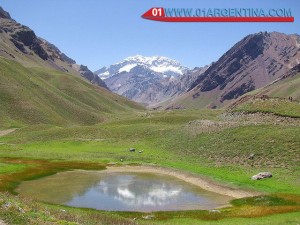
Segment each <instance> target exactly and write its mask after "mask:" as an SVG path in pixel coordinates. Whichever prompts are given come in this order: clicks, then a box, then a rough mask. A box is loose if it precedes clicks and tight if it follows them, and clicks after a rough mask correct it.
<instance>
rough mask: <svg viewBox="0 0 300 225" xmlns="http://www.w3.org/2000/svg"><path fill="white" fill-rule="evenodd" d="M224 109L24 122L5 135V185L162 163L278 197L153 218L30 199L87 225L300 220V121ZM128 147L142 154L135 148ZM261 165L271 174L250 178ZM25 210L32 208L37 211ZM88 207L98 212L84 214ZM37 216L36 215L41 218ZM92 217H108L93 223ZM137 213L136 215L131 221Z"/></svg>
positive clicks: (1, 168)
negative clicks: (89, 121)
mask: <svg viewBox="0 0 300 225" xmlns="http://www.w3.org/2000/svg"><path fill="white" fill-rule="evenodd" d="M266 104H269V103H268V102H266ZM287 104H293V103H287ZM292 107H293V106H292ZM244 111H245V112H246V109H244ZM294 113H297V112H294ZM223 115H226V112H225V111H223V110H174V111H159V112H156V111H135V112H132V113H119V114H115V115H114V116H111V117H109V118H107V119H106V120H105V121H103V122H102V123H98V124H94V125H85V126H79V125H74V126H55V125H42V124H39V125H31V126H24V127H21V128H19V129H17V130H16V131H14V132H12V133H10V134H8V135H5V136H3V137H1V138H0V156H1V157H2V160H1V161H2V162H1V164H0V173H1V174H0V178H1V179H2V182H0V188H1V189H2V190H3V191H5V190H6V191H10V192H12V193H13V190H14V188H15V187H16V186H17V184H18V183H19V182H21V181H22V180H28V179H35V178H38V177H41V176H45V175H50V174H53V173H56V172H58V171H63V170H68V169H77V168H82V169H103V168H104V167H105V166H106V165H108V164H115V165H157V166H162V167H168V168H174V169H178V170H183V171H188V172H191V173H194V174H199V175H201V176H206V177H208V178H212V179H214V180H216V181H218V182H221V183H225V184H227V185H229V186H233V187H239V188H245V189H250V190H255V191H260V192H262V194H263V195H266V196H269V195H272V196H274V198H266V199H265V200H262V204H258V205H255V204H253V203H252V202H253V201H251V200H249V201H247V200H245V201H240V202H238V203H233V207H231V208H227V209H223V210H221V213H220V214H216V215H211V214H210V213H209V212H208V211H187V212H181V213H180V215H181V216H180V217H178V212H174V213H172V212H168V213H164V214H162V213H159V212H158V213H155V219H153V220H151V221H148V220H144V219H142V215H143V214H141V213H136V214H134V213H120V212H119V213H111V214H109V213H107V212H98V211H95V210H80V209H72V208H68V207H63V206H50V205H47V204H41V203H32V204H36V205H35V206H34V207H41V208H42V209H43V210H44V207H46V208H47V210H49V209H48V207H50V208H51V210H50V211H53V215H52V214H51V213H50V215H52V216H54V217H55V218H56V217H57V218H56V219H58V218H61V217H62V218H63V220H65V221H69V219H70V218H73V219H74V218H80V219H78V221H81V220H82V219H83V218H85V219H84V221H85V222H81V223H83V224H123V222H124V224H135V223H142V224H143V223H146V224H147V223H149V222H151V223H150V224H179V223H181V224H198V223H199V224H215V223H216V224H234V223H236V222H238V223H240V224H251V223H252V222H255V224H263V223H269V222H272V224H295V222H297V221H298V219H299V209H300V205H299V202H300V200H299V195H300V189H299V186H300V181H299V175H300V173H299V149H300V139H299V137H300V126H297V125H295V124H294V122H293V121H290V122H286V123H285V122H283V123H281V124H274V123H273V122H265V123H255V122H251V123H244V121H245V120H247V117H244V116H241V118H240V122H236V121H235V122H234V123H233V124H234V126H232V125H231V124H232V122H230V120H229V121H227V119H226V116H225V117H224V116H223ZM291 119H292V120H296V121H297V119H296V118H291ZM198 122H199V123H198ZM202 122H204V123H202ZM206 123H208V124H206ZM212 127H214V129H211V128H212ZM131 147H134V148H136V149H137V150H143V153H138V152H135V153H130V152H129V151H128V149H129V148H131ZM250 154H254V155H255V156H254V159H249V155H250ZM121 159H122V161H121ZM260 171H270V172H272V174H273V178H271V179H266V180H261V181H252V180H251V179H250V178H251V176H252V175H254V174H256V173H258V172H260ZM8 174H9V176H8ZM291 196H292V197H291ZM6 198H7V199H11V198H12V201H20V204H23V203H22V201H27V200H22V199H15V197H13V196H12V195H9V194H8V196H6ZM40 204H41V205H40ZM58 208H59V209H65V208H67V211H68V214H70V215H68V216H66V217H64V216H62V215H61V212H60V211H59V209H58ZM28 210H29V211H28V213H29V212H30V213H31V210H33V211H34V209H28ZM12 211H13V210H12ZM42 212H44V211H42ZM47 212H48V211H47ZM13 213H14V212H10V210H7V211H6V212H4V213H2V214H3V216H4V218H11V215H12V214H13ZM86 213H88V214H89V215H90V214H92V215H93V216H90V217H87V216H86ZM282 213H284V214H282ZM108 214H109V215H108ZM0 215H1V214H0ZM30 215H31V214H30ZM40 216H41V215H36V217H37V218H39V219H41V218H40ZM262 216H263V217H262ZM249 217H250V218H251V217H253V218H252V219H249ZM89 218H91V219H89ZM95 218H97V221H111V223H108V222H103V223H100V222H96V221H95V220H94V219H95ZM99 218H102V219H99ZM134 218H138V219H137V220H134V221H133V219H134ZM73 219H70V220H71V221H73ZM74 220H75V219H74ZM123 220H124V221H123ZM211 220H213V222H212V221H211ZM215 220H216V221H215ZM20 221H23V222H24V221H26V220H25V219H24V220H20ZM46 221H47V220H46ZM116 221H123V222H116ZM268 221H269V222H268ZM73 222H74V221H73ZM14 223H16V224H18V223H19V224H22V223H21V222H14ZM26 223H29V224H30V221H29V222H28V221H27V222H26ZM45 223H46V222H45ZM81 223H80V222H78V223H76V222H75V223H74V224H81ZM62 224H65V223H62ZM66 224H69V222H68V223H66ZM70 224H73V223H70Z"/></svg>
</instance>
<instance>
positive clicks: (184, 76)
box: [96, 32, 300, 108]
mask: <svg viewBox="0 0 300 225" xmlns="http://www.w3.org/2000/svg"><path fill="white" fill-rule="evenodd" d="M299 63H300V36H299V35H297V34H291V35H287V34H283V33H279V32H269V33H268V32H259V33H255V34H250V35H248V36H246V37H245V38H243V39H242V40H241V41H239V42H238V43H236V44H235V45H234V46H233V47H232V48H230V49H229V50H228V51H227V52H226V53H224V54H223V55H222V56H221V57H220V59H218V60H217V61H216V62H213V63H212V64H211V65H209V66H205V67H200V68H194V69H192V70H190V69H188V68H187V67H184V66H182V65H181V64H180V63H179V62H177V61H175V60H171V59H168V58H166V57H144V56H135V57H129V58H126V59H125V60H123V61H121V62H120V63H116V64H113V65H111V66H109V67H103V68H102V69H100V70H98V71H96V74H98V75H99V76H100V77H101V78H103V79H104V81H105V83H106V84H107V86H108V87H109V88H110V89H111V90H112V91H113V92H116V93H118V94H120V95H123V96H125V97H127V98H130V99H132V100H134V101H137V102H140V103H144V104H146V105H148V106H156V107H164V108H191V107H192V108H203V107H208V108H217V107H222V106H225V105H228V104H230V103H231V102H232V101H234V100H235V99H237V98H238V97H240V96H241V95H243V94H245V93H247V92H250V91H253V90H256V89H259V88H262V87H264V86H266V85H268V84H270V83H272V82H274V81H276V80H277V79H279V78H281V77H282V76H283V75H284V74H285V73H287V72H288V71H289V70H291V69H292V68H293V67H294V66H297V65H298V64H299ZM175 71H177V73H175Z"/></svg>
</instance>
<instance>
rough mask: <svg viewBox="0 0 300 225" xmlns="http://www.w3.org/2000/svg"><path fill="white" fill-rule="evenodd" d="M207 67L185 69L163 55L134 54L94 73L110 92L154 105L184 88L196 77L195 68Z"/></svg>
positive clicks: (199, 69) (179, 92)
mask: <svg viewBox="0 0 300 225" xmlns="http://www.w3.org/2000/svg"><path fill="white" fill-rule="evenodd" d="M207 68H208V67H204V68H197V69H195V70H189V69H188V68H187V67H184V66H182V65H181V64H180V63H179V62H178V61H176V60H172V59H169V58H167V57H162V56H153V57H145V56H140V55H137V56H133V57H128V58H126V59H124V60H122V61H121V62H119V63H116V64H113V65H111V66H109V67H103V68H102V69H100V70H98V71H96V72H95V73H96V74H98V75H99V76H100V77H101V78H102V79H104V81H105V83H106V84H107V86H108V87H109V89H110V90H112V91H113V92H115V93H118V94H120V95H123V96H125V97H127V98H130V99H132V100H134V101H136V102H140V103H143V104H145V105H148V106H154V105H157V104H159V103H161V102H164V101H168V100H169V99H171V98H173V97H175V96H177V95H179V94H181V93H183V92H185V91H186V90H187V89H188V87H190V85H191V83H192V82H193V81H194V80H195V79H196V78H197V75H198V74H196V73H195V71H198V72H200V71H202V72H204V71H205V70H206V69H207Z"/></svg>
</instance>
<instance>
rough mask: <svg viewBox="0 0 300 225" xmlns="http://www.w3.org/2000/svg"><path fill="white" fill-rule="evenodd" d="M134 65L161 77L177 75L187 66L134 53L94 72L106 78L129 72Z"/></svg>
mask: <svg viewBox="0 0 300 225" xmlns="http://www.w3.org/2000/svg"><path fill="white" fill-rule="evenodd" d="M135 67H140V68H141V67H143V68H145V69H148V70H151V71H153V72H156V73H159V74H160V75H163V77H172V76H174V77H178V76H180V75H182V74H184V73H185V72H186V71H187V70H188V68H187V67H184V66H182V65H181V64H180V63H179V62H178V61H176V60H173V59H169V58H167V57H163V56H152V57H146V56H141V55H136V56H132V57H128V58H126V59H124V60H122V61H121V62H118V63H116V64H113V65H111V66H109V67H103V68H101V69H99V70H97V71H95V73H96V74H97V75H98V76H99V77H100V78H102V79H107V78H109V77H112V76H114V75H116V74H119V73H122V72H128V73H129V72H130V71H131V70H132V69H134V68H135Z"/></svg>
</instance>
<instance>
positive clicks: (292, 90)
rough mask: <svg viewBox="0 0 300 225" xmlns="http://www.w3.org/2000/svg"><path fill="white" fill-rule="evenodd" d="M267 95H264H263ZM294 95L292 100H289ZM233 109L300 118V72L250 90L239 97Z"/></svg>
mask: <svg viewBox="0 0 300 225" xmlns="http://www.w3.org/2000/svg"><path fill="white" fill-rule="evenodd" d="M263 95H264V96H267V97H265V98H264V97H262V96H263ZM289 97H292V99H293V100H292V101H291V100H289ZM230 108H232V110H233V111H239V112H248V113H255V112H261V113H273V114H275V115H279V116H287V117H299V118H300V73H298V74H296V75H295V76H293V77H289V78H286V79H283V80H281V81H278V82H276V83H273V84H270V85H268V86H266V87H264V88H261V89H259V90H256V91H253V92H250V93H248V94H246V95H244V96H242V97H241V98H240V99H238V100H237V101H236V102H235V103H234V104H233V105H231V107H230Z"/></svg>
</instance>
